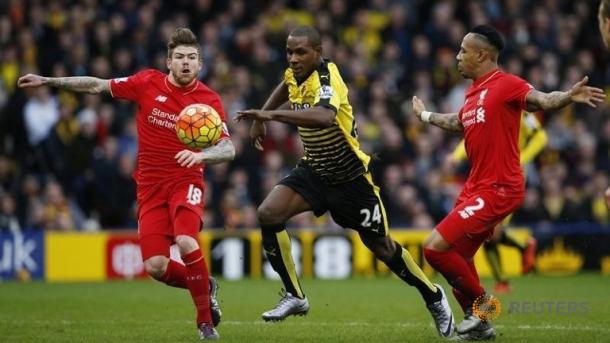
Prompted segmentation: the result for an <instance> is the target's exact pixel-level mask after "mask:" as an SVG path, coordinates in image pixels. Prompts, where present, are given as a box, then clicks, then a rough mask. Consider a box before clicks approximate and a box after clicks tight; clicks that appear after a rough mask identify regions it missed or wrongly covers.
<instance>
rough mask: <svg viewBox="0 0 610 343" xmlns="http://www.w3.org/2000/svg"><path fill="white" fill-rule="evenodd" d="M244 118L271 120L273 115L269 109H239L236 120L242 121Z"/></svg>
mask: <svg viewBox="0 0 610 343" xmlns="http://www.w3.org/2000/svg"><path fill="white" fill-rule="evenodd" d="M244 119H252V120H259V121H268V120H271V115H269V112H268V111H263V110H243V111H237V117H235V120H236V121H242V120H244Z"/></svg>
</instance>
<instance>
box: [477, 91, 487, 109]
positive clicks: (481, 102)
mask: <svg viewBox="0 0 610 343" xmlns="http://www.w3.org/2000/svg"><path fill="white" fill-rule="evenodd" d="M487 91H489V89H487V88H485V89H483V90H482V91H481V93H480V94H479V101H477V106H483V102H485V96H486V95H487Z"/></svg>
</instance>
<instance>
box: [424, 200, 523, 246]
mask: <svg viewBox="0 0 610 343" xmlns="http://www.w3.org/2000/svg"><path fill="white" fill-rule="evenodd" d="M519 203H520V202H519V199H515V198H506V197H504V196H500V195H498V193H497V192H495V191H485V192H478V193H476V194H473V195H472V196H471V197H469V198H468V199H465V200H464V201H462V202H459V203H458V204H457V205H456V207H454V209H453V210H452V211H451V212H450V213H449V214H448V215H447V216H446V217H445V218H444V219H443V220H442V221H441V222H440V223H439V224H438V225H437V226H436V230H437V232H438V233H439V234H440V235H441V236H442V237H443V238H444V240H445V241H446V242H447V243H448V244H449V245H451V246H453V247H454V248H456V249H458V250H461V252H462V254H463V255H474V253H475V252H476V250H477V249H478V248H479V247H480V245H481V244H482V243H483V242H484V241H485V240H487V239H489V238H491V236H492V235H493V232H494V228H495V227H496V226H497V225H498V224H499V223H500V222H501V221H502V220H503V219H504V218H506V216H508V215H509V214H510V213H511V212H512V211H514V210H515V209H516V208H517V207H518V205H519Z"/></svg>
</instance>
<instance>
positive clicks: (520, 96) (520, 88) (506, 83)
mask: <svg viewBox="0 0 610 343" xmlns="http://www.w3.org/2000/svg"><path fill="white" fill-rule="evenodd" d="M501 84H502V87H503V94H506V103H507V104H509V105H511V106H515V107H518V108H520V109H523V110H525V109H526V108H527V103H526V101H525V97H527V95H528V94H529V92H531V91H532V89H534V87H533V86H532V85H531V84H529V83H528V82H527V81H525V80H523V79H522V78H520V77H518V76H515V75H510V74H509V75H508V76H507V78H506V80H502V83H501Z"/></svg>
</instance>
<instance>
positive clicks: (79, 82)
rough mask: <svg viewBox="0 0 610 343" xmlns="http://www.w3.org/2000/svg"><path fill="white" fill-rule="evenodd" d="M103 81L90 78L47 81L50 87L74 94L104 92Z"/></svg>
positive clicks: (79, 77) (63, 78)
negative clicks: (73, 92)
mask: <svg viewBox="0 0 610 343" xmlns="http://www.w3.org/2000/svg"><path fill="white" fill-rule="evenodd" d="M104 82H107V81H105V80H101V79H98V78H96V77H91V76H72V77H54V78H49V79H48V84H49V85H50V86H52V87H60V88H64V89H67V90H71V91H75V92H86V93H100V92H102V91H105V90H106V88H107V87H104Z"/></svg>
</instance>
